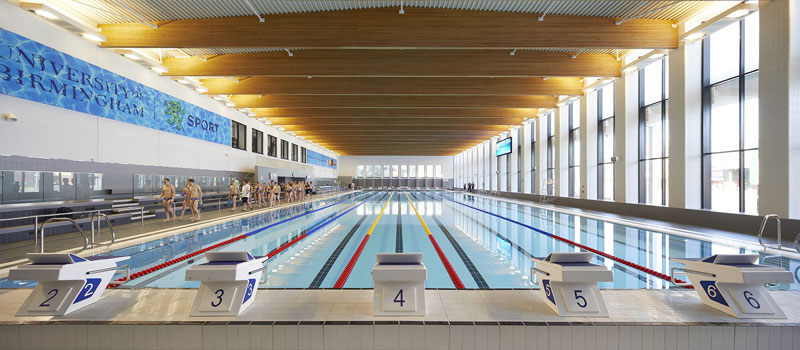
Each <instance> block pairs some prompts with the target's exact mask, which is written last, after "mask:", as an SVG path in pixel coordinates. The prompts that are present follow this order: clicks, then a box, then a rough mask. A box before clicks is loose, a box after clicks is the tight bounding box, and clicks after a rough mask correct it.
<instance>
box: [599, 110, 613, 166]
mask: <svg viewBox="0 0 800 350" xmlns="http://www.w3.org/2000/svg"><path fill="white" fill-rule="evenodd" d="M601 142H602V143H603V158H602V159H601V160H600V162H601V163H608V162H610V161H611V157H613V156H614V118H608V119H606V120H603V135H602V140H601Z"/></svg>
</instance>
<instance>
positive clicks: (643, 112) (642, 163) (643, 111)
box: [638, 57, 669, 206]
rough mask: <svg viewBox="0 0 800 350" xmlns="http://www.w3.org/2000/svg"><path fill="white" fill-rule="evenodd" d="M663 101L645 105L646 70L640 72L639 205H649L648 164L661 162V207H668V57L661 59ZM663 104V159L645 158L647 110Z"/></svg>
mask: <svg viewBox="0 0 800 350" xmlns="http://www.w3.org/2000/svg"><path fill="white" fill-rule="evenodd" d="M660 61H661V99H660V100H658V101H655V102H653V103H650V104H647V105H645V104H644V99H645V89H644V87H645V81H644V78H645V73H644V71H645V69H646V67H645V68H642V69H640V70H639V72H638V74H639V77H638V78H639V79H638V80H639V91H638V92H639V101H638V102H639V132H638V134H639V152H638V153H639V164H638V165H639V203H640V204H646V203H647V182H646V181H645V179H646V177H645V171H646V166H647V162H649V161H656V160H659V159H660V160H661V204H660V205H661V206H667V201H668V198H669V192H667V191H668V190H669V189H668V188H667V187H668V186H667V182H668V179H667V176H668V175H669V174H668V169H669V163H668V162H669V153H668V151H669V150H668V147H667V137H669V130H668V127H669V123H668V120H667V108H668V107H669V98H667V78H668V77H667V76H666V74H667V57H664V58H661V60H660ZM659 103H660V104H661V157H654V158H645V155H646V153H647V150H646V145H647V140H646V129H647V119H646V118H647V108H649V107H652V106H654V105H656V104H659Z"/></svg>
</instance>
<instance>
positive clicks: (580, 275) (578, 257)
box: [531, 253, 614, 317]
mask: <svg viewBox="0 0 800 350" xmlns="http://www.w3.org/2000/svg"><path fill="white" fill-rule="evenodd" d="M531 260H533V261H534V262H535V266H534V267H532V268H531V275H533V274H534V272H535V274H536V279H537V280H538V281H540V282H539V284H541V288H540V289H541V291H542V294H543V295H544V297H545V299H546V300H547V305H549V306H550V308H551V309H553V311H555V312H556V313H557V314H558V315H559V316H593V317H608V309H607V308H606V303H605V301H603V296H602V295H600V288H598V287H597V283H598V282H611V281H613V280H614V275H613V274H612V272H611V270H609V269H608V268H606V267H605V266H601V265H596V264H592V263H590V261H591V260H592V253H551V254H550V255H548V256H547V257H546V258H544V259H537V258H533V259H531Z"/></svg>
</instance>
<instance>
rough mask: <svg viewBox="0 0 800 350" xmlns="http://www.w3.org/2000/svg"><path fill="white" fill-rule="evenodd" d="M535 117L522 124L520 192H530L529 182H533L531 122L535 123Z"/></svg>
mask: <svg viewBox="0 0 800 350" xmlns="http://www.w3.org/2000/svg"><path fill="white" fill-rule="evenodd" d="M535 122H536V119H531V120H529V121H528V123H527V124H522V128H523V130H522V135H523V140H522V189H521V190H520V192H522V193H531V184H534V183H535V182H533V177H532V176H531V175H532V174H531V166H532V163H531V162H532V161H533V159H531V151H532V150H531V137H532V135H531V124H535Z"/></svg>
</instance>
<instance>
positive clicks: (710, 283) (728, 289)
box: [670, 254, 794, 318]
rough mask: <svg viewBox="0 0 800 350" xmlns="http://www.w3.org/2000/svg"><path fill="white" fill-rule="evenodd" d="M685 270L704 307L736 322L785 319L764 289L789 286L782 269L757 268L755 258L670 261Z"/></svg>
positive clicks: (722, 256) (788, 275)
mask: <svg viewBox="0 0 800 350" xmlns="http://www.w3.org/2000/svg"><path fill="white" fill-rule="evenodd" d="M670 260H672V261H675V262H678V263H681V264H683V265H684V268H673V271H672V275H673V276H674V275H675V271H681V272H682V273H685V274H686V276H687V277H689V281H691V282H692V286H694V289H695V290H696V291H697V294H698V295H699V296H700V299H701V300H702V301H703V303H704V304H706V305H708V306H711V307H713V308H715V309H717V310H719V311H722V312H724V313H726V314H729V315H731V316H735V317H738V318H786V315H785V314H784V313H783V311H782V310H781V309H780V307H778V304H776V303H775V300H774V299H772V296H770V295H769V291H767V289H766V288H764V285H765V284H767V283H792V282H793V281H794V276H792V273H791V272H789V271H786V270H784V269H781V268H777V267H771V266H764V265H758V264H756V263H757V262H758V255H756V254H717V255H712V256H709V257H707V258H702V259H688V258H683V259H679V258H672V259H670Z"/></svg>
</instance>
